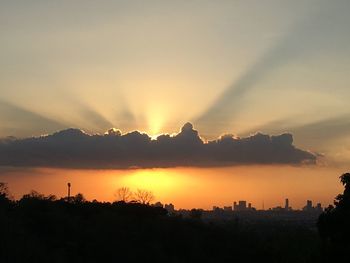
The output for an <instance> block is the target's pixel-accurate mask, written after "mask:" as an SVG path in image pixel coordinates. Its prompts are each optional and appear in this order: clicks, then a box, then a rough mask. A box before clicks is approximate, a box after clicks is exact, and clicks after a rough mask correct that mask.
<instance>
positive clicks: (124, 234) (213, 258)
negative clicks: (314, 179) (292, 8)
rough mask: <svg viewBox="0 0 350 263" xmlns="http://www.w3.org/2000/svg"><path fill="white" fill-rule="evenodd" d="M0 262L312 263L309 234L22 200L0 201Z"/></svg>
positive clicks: (142, 208) (143, 209)
mask: <svg viewBox="0 0 350 263" xmlns="http://www.w3.org/2000/svg"><path fill="white" fill-rule="evenodd" d="M0 215H1V216H0V226H1V227H0V237H1V238H0V262H9V263H15V262H26V263H29V262H33V263H34V262H35V263H40V262H52V263H55V262H75V263H77V262H84V263H88V262H215V263H216V262H320V258H321V249H320V239H319V236H318V233H317V231H315V230H313V229H310V228H309V227H308V226H303V225H300V224H283V223H278V222H275V221H274V222H270V223H269V222H261V223H254V224H253V223H251V224H246V223H243V222H242V223H241V222H240V221H237V220H236V221H228V222H225V223H220V224H219V223H204V222H202V221H201V220H200V219H198V218H197V219H195V218H192V219H191V218H188V219H186V218H181V217H178V216H171V215H168V213H167V211H166V210H165V209H163V208H159V207H152V206H148V205H142V204H138V203H123V202H116V203H100V202H86V201H84V200H83V199H79V198H77V199H73V200H70V202H67V200H55V199H54V198H53V197H44V196H42V195H35V194H32V195H27V196H24V197H23V198H22V199H21V200H19V201H16V202H13V201H9V200H8V199H5V198H2V199H1V202H0Z"/></svg>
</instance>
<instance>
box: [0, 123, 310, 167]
mask: <svg viewBox="0 0 350 263" xmlns="http://www.w3.org/2000/svg"><path fill="white" fill-rule="evenodd" d="M315 162H316V156H315V155H314V154H312V153H310V152H307V151H304V150H301V149H298V148H296V147H295V146H293V137H292V135H291V134H282V135H279V136H269V135H264V134H261V133H257V134H255V135H252V136H250V137H246V138H234V137H233V136H231V135H225V136H222V137H220V138H219V139H217V140H214V141H209V142H203V141H202V140H201V138H200V137H199V135H198V132H197V131H196V130H194V129H193V126H192V124H190V123H186V124H185V125H184V126H183V127H182V129H181V132H180V133H178V134H176V135H174V136H170V135H167V134H164V135H161V136H159V137H158V138H157V139H156V140H152V139H151V138H150V137H149V136H148V135H147V134H143V133H140V132H137V131H134V132H131V133H127V134H124V135H122V134H121V133H120V131H116V130H109V131H108V132H107V133H106V134H104V135H88V134H86V133H84V132H82V131H81V130H78V129H67V130H63V131H59V132H56V133H54V134H52V135H47V136H41V137H35V138H26V139H14V138H10V139H3V140H1V141H0V165H3V166H26V167H66V168H133V167H143V168H146V167H149V168H151V167H152V168H153V167H175V166H196V167H209V166H229V165H236V164H302V163H315Z"/></svg>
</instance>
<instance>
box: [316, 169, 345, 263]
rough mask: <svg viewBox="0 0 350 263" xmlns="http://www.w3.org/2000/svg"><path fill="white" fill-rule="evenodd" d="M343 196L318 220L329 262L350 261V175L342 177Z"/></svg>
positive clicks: (339, 196) (336, 199)
mask: <svg viewBox="0 0 350 263" xmlns="http://www.w3.org/2000/svg"><path fill="white" fill-rule="evenodd" d="M340 181H341V183H342V184H343V185H344V188H345V189H344V192H343V194H339V195H338V196H337V197H336V198H335V200H334V206H329V207H328V208H326V209H325V211H324V213H322V214H321V215H320V217H319V219H318V222H317V227H318V230H319V233H320V235H321V237H322V238H323V240H324V246H325V251H327V258H328V260H329V261H333V260H335V259H337V260H350V254H349V251H350V173H345V174H343V175H341V176H340Z"/></svg>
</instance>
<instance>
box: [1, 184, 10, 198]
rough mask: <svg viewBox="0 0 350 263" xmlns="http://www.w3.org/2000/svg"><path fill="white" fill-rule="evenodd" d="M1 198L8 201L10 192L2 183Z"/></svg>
mask: <svg viewBox="0 0 350 263" xmlns="http://www.w3.org/2000/svg"><path fill="white" fill-rule="evenodd" d="M0 198H3V199H8V198H9V190H8V187H7V184H6V183H3V182H0Z"/></svg>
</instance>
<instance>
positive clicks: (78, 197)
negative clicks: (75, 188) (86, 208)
mask: <svg viewBox="0 0 350 263" xmlns="http://www.w3.org/2000/svg"><path fill="white" fill-rule="evenodd" d="M71 202H72V203H75V204H82V203H85V202H86V199H85V197H84V195H83V194H82V193H77V194H76V195H75V196H73V197H72V198H71Z"/></svg>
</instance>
